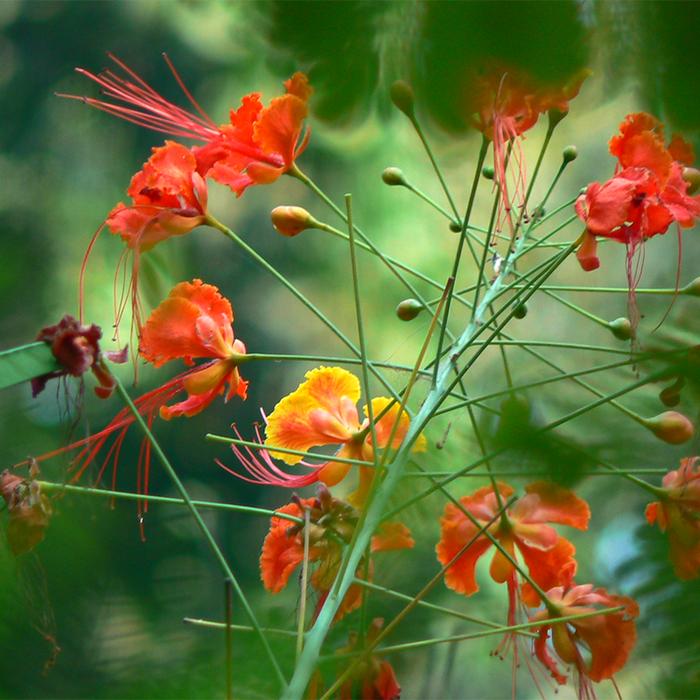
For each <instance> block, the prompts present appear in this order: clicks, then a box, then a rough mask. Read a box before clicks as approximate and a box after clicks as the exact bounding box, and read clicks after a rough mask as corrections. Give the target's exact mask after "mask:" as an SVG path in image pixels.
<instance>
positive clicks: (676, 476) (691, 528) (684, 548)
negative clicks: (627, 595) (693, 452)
mask: <svg viewBox="0 0 700 700" xmlns="http://www.w3.org/2000/svg"><path fill="white" fill-rule="evenodd" d="M662 483H663V489H659V496H660V500H659V501H658V502H656V503H650V504H649V505H648V506H647V509H646V517H647V522H648V523H649V524H650V525H652V524H653V523H655V522H656V521H657V520H658V523H659V527H660V528H661V531H662V532H666V531H667V530H668V541H669V544H670V546H671V548H670V551H669V555H668V559H669V561H670V562H671V563H672V564H673V570H674V572H675V574H676V576H678V578H679V579H681V581H690V580H691V579H694V578H697V577H698V570H699V569H700V458H699V457H690V458H688V459H682V460H681V467H680V469H678V470H677V471H672V472H669V473H668V474H666V476H665V477H664V479H663V482H662Z"/></svg>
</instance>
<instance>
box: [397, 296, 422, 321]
mask: <svg viewBox="0 0 700 700" xmlns="http://www.w3.org/2000/svg"><path fill="white" fill-rule="evenodd" d="M423 308H424V307H423V304H421V303H420V302H419V301H418V300H417V299H404V300H403V301H402V302H401V303H400V304H399V305H398V306H397V307H396V315H397V316H398V317H399V318H400V319H401V320H402V321H412V320H413V319H414V318H415V317H416V316H418V314H419V313H420V312H421V311H423Z"/></svg>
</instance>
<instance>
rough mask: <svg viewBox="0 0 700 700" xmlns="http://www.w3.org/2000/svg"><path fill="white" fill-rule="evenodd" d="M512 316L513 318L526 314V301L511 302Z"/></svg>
mask: <svg viewBox="0 0 700 700" xmlns="http://www.w3.org/2000/svg"><path fill="white" fill-rule="evenodd" d="M513 316H514V317H515V318H525V316H527V303H526V302H524V301H516V302H515V304H513Z"/></svg>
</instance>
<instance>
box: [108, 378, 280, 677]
mask: <svg viewBox="0 0 700 700" xmlns="http://www.w3.org/2000/svg"><path fill="white" fill-rule="evenodd" d="M114 379H115V381H116V389H117V393H118V394H119V396H120V397H121V398H122V400H123V401H124V403H125V404H126V405H127V407H128V408H129V410H130V411H131V413H132V415H133V416H134V420H135V421H136V422H137V423H138V425H139V427H140V428H141V430H142V431H143V433H144V435H145V436H146V438H147V439H148V441H149V442H150V443H151V449H152V450H153V452H154V453H155V455H156V457H157V458H158V460H159V461H160V463H161V465H162V466H163V468H164V469H165V471H166V473H167V474H168V476H169V477H170V480H171V481H172V482H173V485H174V486H175V488H176V490H177V492H178V493H179V494H180V496H181V497H182V502H183V503H184V504H185V505H186V506H187V509H188V510H189V511H190V514H191V515H192V518H193V519H194V521H195V523H197V526H198V527H199V529H200V531H201V532H202V535H203V537H204V539H205V541H206V542H207V544H208V545H209V548H210V549H211V551H212V553H213V554H214V557H215V558H216V560H217V561H218V562H219V566H220V567H221V570H222V571H223V573H224V577H225V579H226V580H227V581H230V582H231V585H232V586H233V588H234V589H235V591H236V595H237V596H238V599H239V601H240V602H241V605H242V607H243V609H244V610H245V613H246V615H247V616H248V619H249V620H250V623H251V625H252V626H253V627H254V628H255V631H256V633H257V635H258V638H259V639H260V642H261V643H262V645H263V648H264V649H265V654H266V655H267V657H268V660H269V661H270V665H271V666H272V669H273V671H274V673H275V676H276V677H277V680H278V682H279V684H280V685H281V686H282V687H283V688H284V687H285V686H286V681H285V678H284V675H283V674H282V669H281V668H280V666H279V664H278V663H277V659H276V658H275V655H274V653H273V652H272V648H271V647H270V643H269V642H268V641H267V638H266V637H265V635H264V634H263V632H262V630H261V628H260V625H259V623H258V621H257V618H256V617H255V613H254V612H253V609H252V608H251V607H250V604H249V603H248V601H247V599H246V597H245V594H244V593H243V589H242V588H241V586H240V584H239V583H238V581H237V579H236V577H235V576H234V574H233V571H231V568H230V567H229V565H228V562H227V561H226V559H225V557H224V555H223V554H222V552H221V550H220V549H219V546H218V545H217V544H216V540H215V539H214V537H213V536H212V534H211V532H210V531H209V528H208V527H207V525H206V523H205V522H204V520H203V519H202V516H201V515H200V514H199V511H198V510H197V507H196V506H195V504H194V502H193V501H192V499H191V498H190V495H189V494H188V493H187V490H186V489H185V487H184V485H183V483H182V481H180V477H178V475H177V473H176V472H175V469H173V466H172V465H171V464H170V461H169V460H168V458H167V457H166V456H165V453H164V452H163V450H162V449H161V447H160V445H159V443H158V442H157V441H156V439H155V437H154V436H153V433H151V431H150V429H149V427H148V425H147V424H146V421H144V419H143V417H142V416H141V414H140V413H139V411H138V409H137V408H136V406H134V403H133V401H132V400H131V397H130V396H129V394H128V393H127V392H126V390H125V389H124V385H123V384H122V383H121V381H120V380H119V378H118V377H116V376H115V377H114Z"/></svg>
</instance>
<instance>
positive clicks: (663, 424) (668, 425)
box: [643, 411, 693, 445]
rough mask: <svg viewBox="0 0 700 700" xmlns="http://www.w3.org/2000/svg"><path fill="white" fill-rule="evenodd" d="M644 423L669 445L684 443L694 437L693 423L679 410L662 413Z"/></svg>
mask: <svg viewBox="0 0 700 700" xmlns="http://www.w3.org/2000/svg"><path fill="white" fill-rule="evenodd" d="M643 425H644V427H645V428H648V429H649V430H651V432H652V433H654V435H656V437H657V438H659V440H663V441H664V442H667V443H668V444H669V445H682V444H683V443H684V442H688V440H690V439H692V437H693V424H692V423H691V422H690V421H689V420H688V418H686V417H685V416H684V415H683V414H682V413H678V411H666V412H665V413H660V414H659V415H658V416H654V418H648V419H646V420H644V421H643Z"/></svg>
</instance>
